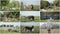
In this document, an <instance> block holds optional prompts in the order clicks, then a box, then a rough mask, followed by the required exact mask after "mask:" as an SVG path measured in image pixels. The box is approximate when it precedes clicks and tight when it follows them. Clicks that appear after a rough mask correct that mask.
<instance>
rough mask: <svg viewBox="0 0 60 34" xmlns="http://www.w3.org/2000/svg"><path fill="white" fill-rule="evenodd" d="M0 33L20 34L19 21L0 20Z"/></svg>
mask: <svg viewBox="0 0 60 34" xmlns="http://www.w3.org/2000/svg"><path fill="white" fill-rule="evenodd" d="M0 34H20V22H16V23H15V22H10V23H8V22H0Z"/></svg>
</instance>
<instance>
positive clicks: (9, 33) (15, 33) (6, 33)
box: [1, 33, 21, 34]
mask: <svg viewBox="0 0 60 34" xmlns="http://www.w3.org/2000/svg"><path fill="white" fill-rule="evenodd" d="M1 34H21V33H1Z"/></svg>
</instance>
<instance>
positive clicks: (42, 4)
mask: <svg viewBox="0 0 60 34" xmlns="http://www.w3.org/2000/svg"><path fill="white" fill-rule="evenodd" d="M49 5H50V3H49V2H48V1H41V9H42V8H46V7H48V6H49Z"/></svg>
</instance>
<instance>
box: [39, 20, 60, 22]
mask: <svg viewBox="0 0 60 34" xmlns="http://www.w3.org/2000/svg"><path fill="white" fill-rule="evenodd" d="M40 22H47V20H40ZM52 22H60V21H59V20H53V21H52Z"/></svg>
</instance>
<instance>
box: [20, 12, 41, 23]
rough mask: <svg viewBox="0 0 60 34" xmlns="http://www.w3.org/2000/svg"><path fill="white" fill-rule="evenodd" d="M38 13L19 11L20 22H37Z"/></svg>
mask: <svg viewBox="0 0 60 34" xmlns="http://www.w3.org/2000/svg"><path fill="white" fill-rule="evenodd" d="M39 16H40V11H20V17H21V20H20V21H21V22H39Z"/></svg>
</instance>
